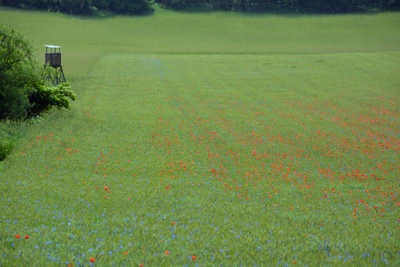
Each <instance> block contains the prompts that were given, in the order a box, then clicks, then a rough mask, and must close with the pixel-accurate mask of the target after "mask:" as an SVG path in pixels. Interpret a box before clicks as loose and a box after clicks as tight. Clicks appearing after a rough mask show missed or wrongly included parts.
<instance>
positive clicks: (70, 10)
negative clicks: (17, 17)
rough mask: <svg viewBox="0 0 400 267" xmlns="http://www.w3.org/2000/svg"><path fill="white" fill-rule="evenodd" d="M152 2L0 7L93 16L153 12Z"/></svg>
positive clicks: (67, 1) (25, 0)
mask: <svg viewBox="0 0 400 267" xmlns="http://www.w3.org/2000/svg"><path fill="white" fill-rule="evenodd" d="M152 4H153V1H152V0H2V1H0V5H3V6H11V7H17V8H27V9H39V10H49V11H58V12H64V13H67V14H72V15H94V14H97V13H98V12H114V13H118V14H146V13H150V12H152V11H153V7H152Z"/></svg>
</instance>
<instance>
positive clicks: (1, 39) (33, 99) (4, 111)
mask: <svg viewBox="0 0 400 267" xmlns="http://www.w3.org/2000/svg"><path fill="white" fill-rule="evenodd" d="M33 52H34V50H33V48H32V45H31V44H30V42H28V41H27V40H26V39H25V37H24V36H23V35H22V34H21V33H18V32H17V31H15V30H14V29H12V28H10V27H6V26H0V120H5V119H9V120H18V119H26V118H30V117H32V116H36V115H39V114H41V113H43V112H45V111H48V110H50V109H51V108H52V107H56V108H58V109H61V108H66V109H68V108H69V101H70V100H75V98H76V95H75V94H74V93H73V92H72V91H71V89H70V86H69V84H68V83H64V84H61V85H59V86H57V87H53V86H52V85H50V84H47V83H46V81H45V80H44V79H43V78H42V72H43V71H44V69H43V68H40V67H39V65H38V63H37V61H36V59H35V57H34V55H33Z"/></svg>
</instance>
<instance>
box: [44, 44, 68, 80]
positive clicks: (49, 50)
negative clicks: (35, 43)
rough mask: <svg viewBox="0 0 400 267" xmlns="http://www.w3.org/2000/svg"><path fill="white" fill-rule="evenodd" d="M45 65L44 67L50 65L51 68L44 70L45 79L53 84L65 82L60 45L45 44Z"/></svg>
mask: <svg viewBox="0 0 400 267" xmlns="http://www.w3.org/2000/svg"><path fill="white" fill-rule="evenodd" d="M45 47H46V54H45V59H44V60H45V61H44V62H45V65H44V67H45V68H47V67H52V68H53V69H52V70H49V71H46V79H47V80H49V81H51V82H52V83H53V84H54V85H57V84H59V83H61V82H65V76H64V71H63V69H62V65H61V46H58V45H45Z"/></svg>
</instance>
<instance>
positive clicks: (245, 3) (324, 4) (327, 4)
mask: <svg viewBox="0 0 400 267" xmlns="http://www.w3.org/2000/svg"><path fill="white" fill-rule="evenodd" d="M155 2H156V3H158V4H160V5H161V6H163V7H165V8H171V9H178V10H182V9H191V8H192V7H193V6H207V7H208V8H209V9H210V10H225V11H232V10H233V11H241V12H246V11H257V12H260V11H262V12H264V11H266V12H268V11H280V10H282V11H285V10H286V11H289V10H295V11H299V10H300V11H308V12H316V13H345V12H353V11H363V10H368V9H372V8H375V9H381V10H394V9H398V8H399V7H400V0H156V1H155Z"/></svg>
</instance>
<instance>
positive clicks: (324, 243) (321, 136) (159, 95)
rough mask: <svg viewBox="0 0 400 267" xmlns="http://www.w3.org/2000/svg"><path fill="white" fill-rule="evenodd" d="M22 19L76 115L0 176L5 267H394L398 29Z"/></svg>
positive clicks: (323, 23)
mask: <svg viewBox="0 0 400 267" xmlns="http://www.w3.org/2000/svg"><path fill="white" fill-rule="evenodd" d="M22 15H23V17H24V19H21V20H14V24H15V25H16V26H17V25H19V26H18V27H19V28H22V29H24V30H25V31H26V33H27V35H29V36H31V37H32V38H33V39H34V40H35V44H37V46H38V47H41V45H42V43H50V42H53V43H56V44H59V45H61V46H63V49H64V50H63V65H64V70H65V72H66V75H67V79H68V78H69V79H71V80H72V81H73V87H74V90H75V91H76V92H77V93H78V100H77V101H76V102H75V103H73V105H72V110H71V111H62V112H58V111H57V112H52V113H50V114H48V115H47V116H45V117H44V121H43V122H42V123H40V124H36V125H33V126H31V127H30V129H29V131H28V132H27V133H26V135H25V137H24V139H23V140H21V141H20V143H19V144H18V145H17V147H16V149H15V152H14V153H13V154H12V155H11V156H10V157H9V158H8V159H7V160H6V161H5V163H4V164H3V166H2V167H1V169H0V175H1V176H0V177H1V183H0V192H1V195H0V198H1V203H2V212H1V214H0V229H1V230H0V265H1V266H3V265H4V266H24V265H38V266H54V265H57V266H58V265H61V266H62V265H65V266H68V265H72V266H90V265H98V266H112V265H114V266H140V264H142V265H144V266H196V265H199V266H240V265H243V266H288V265H301V266H343V265H349V266H367V265H376V266H380V265H389V266H396V265H398V264H399V263H400V256H399V252H400V246H399V242H398V241H399V238H398V236H399V215H398V214H399V205H400V204H399V199H398V196H399V183H398V177H399V176H400V169H399V168H398V166H399V160H398V158H399V157H398V156H399V155H398V153H399V149H400V147H399V146H400V141H399V129H400V122H399V114H400V108H399V102H400V99H399V84H400V83H399V82H400V78H399V75H398V73H399V71H400V67H399V64H398V62H399V60H400V53H399V52H398V47H399V46H398V44H399V39H398V38H399V33H397V31H395V30H394V29H395V25H394V24H396V23H398V16H397V15H396V14H395V13H388V14H379V15H373V16H360V15H346V16H328V17H323V16H310V17H309V16H299V17H279V16H254V17H245V16H240V15H235V14H222V13H215V14H200V15H188V14H176V13H170V12H164V13H162V14H158V15H155V16H152V17H140V18H128V17H115V18H111V19H107V20H85V19H77V18H72V17H67V16H63V15H54V14H45V13H32V12H20V11H12V10H2V11H0V18H1V20H2V19H3V18H4V20H7V21H8V22H9V21H10V20H8V18H9V17H14V18H17V17H18V16H21V17H20V18H22ZM7 16H9V17H7ZM361 17H362V20H363V21H366V22H365V24H364V22H361V21H362V20H361ZM33 21H34V22H35V24H33V23H32V22H33ZM66 22H70V23H66ZM255 22H257V23H255ZM253 24H258V25H262V27H261V26H260V27H250V26H251V25H253ZM376 24H378V25H380V26H382V27H380V28H379V27H378V26H376ZM34 25H35V26H34ZM46 25H52V26H51V27H52V28H53V29H54V30H55V29H59V30H57V31H55V32H56V33H55V36H57V37H58V38H55V39H53V40H50V41H47V40H46V38H48V36H53V35H50V34H44V33H43V30H44V29H45V28H46V27H45V26H46ZM72 25H74V26H72ZM211 25H214V26H215V27H210V26H211ZM218 25H219V26H218ZM335 25H336V26H337V27H334V26H335ZM344 25H347V27H344ZM367 25H369V26H371V27H366V26H367ZM374 25H375V26H374ZM205 26H208V27H205ZM217 26H218V27H217ZM340 26H343V27H340ZM51 27H50V28H51ZM292 27H295V29H292ZM276 28H280V29H281V31H278V32H276V31H274V29H276ZM61 29H62V30H63V31H60V30H61ZM224 29H228V30H224ZM324 29H326V31H325V30H324ZM313 32H315V33H316V34H315V36H314V35H313ZM317 33H318V34H317ZM368 33H370V34H368ZM322 34H323V36H321V35H322ZM374 34H375V35H374ZM378 34H379V35H378ZM46 36H47V37H46ZM271 36H273V37H274V38H271ZM339 36H341V37H344V36H347V37H348V38H338V37H339ZM303 37H308V39H307V40H305V39H304V40H303V39H302V38H303ZM328 40H331V41H332V40H337V42H336V43H334V44H331V43H329V42H328ZM360 40H366V42H360ZM25 236H26V237H27V239H25ZM93 261H94V262H93Z"/></svg>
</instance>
